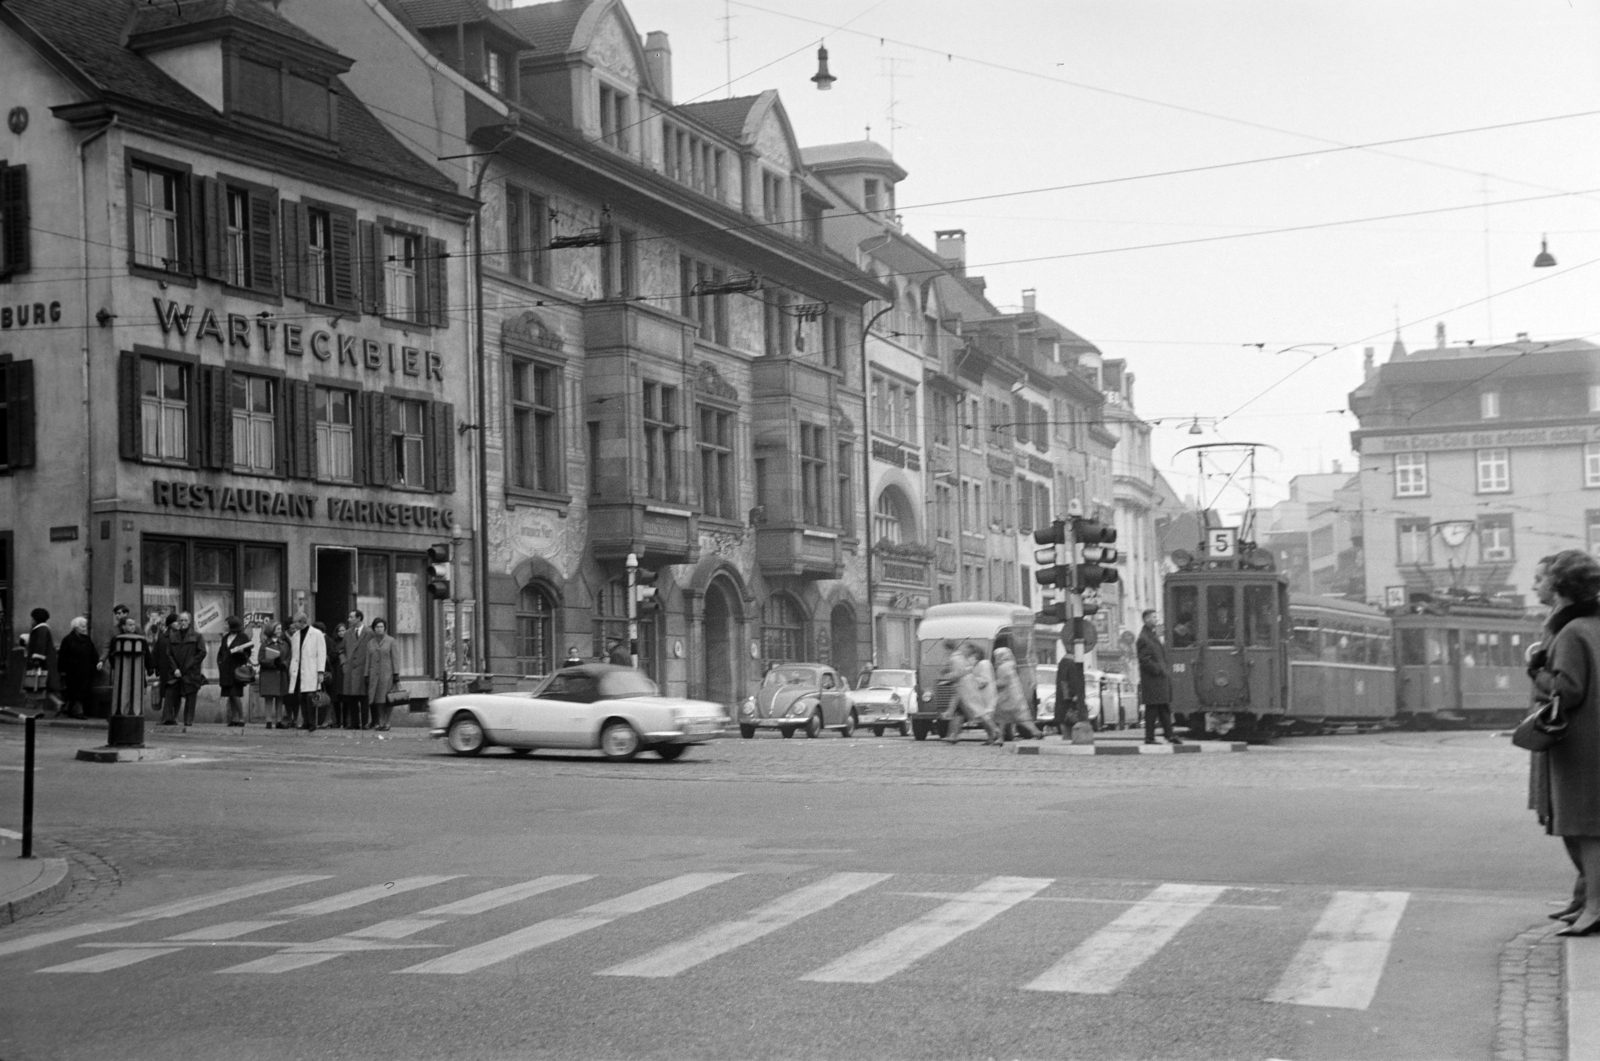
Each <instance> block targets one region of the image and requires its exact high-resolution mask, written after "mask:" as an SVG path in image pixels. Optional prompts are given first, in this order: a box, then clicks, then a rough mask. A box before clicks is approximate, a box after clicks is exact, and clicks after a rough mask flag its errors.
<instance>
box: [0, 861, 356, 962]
mask: <svg viewBox="0 0 1600 1061" xmlns="http://www.w3.org/2000/svg"><path fill="white" fill-rule="evenodd" d="M327 879H328V875H327V874H326V873H323V874H316V875H302V876H296V877H273V878H271V879H270V880H263V881H257V882H256V883H254V884H243V885H240V886H239V887H237V888H224V889H223V890H222V891H219V892H211V893H210V894H208V895H197V896H195V897H194V898H193V899H183V900H180V901H178V902H174V903H163V904H161V905H160V906H151V907H147V908H145V909H143V910H135V911H133V913H131V914H124V915H123V916H122V917H121V918H120V919H118V920H116V921H92V922H89V923H87V924H82V925H73V926H71V927H70V928H57V929H51V930H50V931H48V932H35V933H34V934H33V935H31V936H23V937H22V938H21V939H12V940H6V941H5V942H3V943H0V958H3V957H5V956H6V955H8V954H17V953H19V952H21V951H27V950H34V949H36V948H38V947H47V946H49V945H50V944H52V943H60V942H63V941H64V940H69V939H81V938H82V937H84V936H94V935H99V934H100V933H102V932H116V931H119V930H120V929H124V928H132V927H133V926H134V925H137V924H139V923H140V922H142V921H157V920H160V919H162V918H168V917H180V916H182V915H183V914H192V913H195V912H197V911H200V910H207V909H210V908H211V907H213V906H221V905H223V904H224V903H232V902H237V901H238V900H240V899H249V898H252V897H253V896H257V895H266V894H267V893H269V892H275V891H281V890H283V889H284V888H293V887H295V886H296V885H300V884H311V883H314V882H315V881H319V880H327Z"/></svg>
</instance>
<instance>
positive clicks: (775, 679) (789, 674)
mask: <svg viewBox="0 0 1600 1061" xmlns="http://www.w3.org/2000/svg"><path fill="white" fill-rule="evenodd" d="M816 683H817V672H816V671H814V670H812V669H811V668H810V667H773V668H772V669H771V670H769V671H767V676H766V677H765V678H763V679H762V681H761V684H762V685H763V686H765V687H766V688H769V689H771V688H774V687H776V686H779V685H815V684H816Z"/></svg>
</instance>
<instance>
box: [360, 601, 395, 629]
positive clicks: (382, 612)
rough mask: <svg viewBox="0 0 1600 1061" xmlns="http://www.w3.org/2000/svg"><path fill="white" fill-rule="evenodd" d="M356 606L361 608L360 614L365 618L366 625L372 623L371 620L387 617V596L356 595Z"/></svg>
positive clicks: (386, 619)
mask: <svg viewBox="0 0 1600 1061" xmlns="http://www.w3.org/2000/svg"><path fill="white" fill-rule="evenodd" d="M356 607H357V608H359V609H360V610H361V614H362V616H363V617H364V618H365V619H366V620H367V625H369V626H370V625H372V620H374V619H382V620H384V621H385V622H387V621H388V619H389V598H387V597H365V596H357V597H356Z"/></svg>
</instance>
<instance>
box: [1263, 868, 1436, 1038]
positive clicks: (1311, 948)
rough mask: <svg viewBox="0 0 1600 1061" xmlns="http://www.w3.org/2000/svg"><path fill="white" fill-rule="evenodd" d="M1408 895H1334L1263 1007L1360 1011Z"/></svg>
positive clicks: (1373, 985)
mask: <svg viewBox="0 0 1600 1061" xmlns="http://www.w3.org/2000/svg"><path fill="white" fill-rule="evenodd" d="M1410 897H1411V893H1410V892H1336V893H1335V894H1334V896H1333V898H1332V900H1330V901H1329V903H1328V905H1327V907H1326V908H1325V909H1324V910H1323V911H1322V917H1321V918H1320V919H1319V920H1318V921H1317V924H1316V926H1315V927H1314V928H1312V930H1311V935H1310V936H1308V937H1307V938H1306V941H1305V942H1304V943H1302V944H1301V945H1300V950H1299V951H1298V952H1297V953H1296V954H1295V956H1294V960H1293V961H1291V962H1290V963H1289V968H1288V969H1287V970H1285V971H1284V974H1283V978H1282V979H1281V980H1279V981H1278V986H1277V987H1275V988H1273V989H1272V992H1271V994H1269V995H1267V1001H1268V1002H1282V1003H1285V1004H1287V1005H1291V1006H1327V1007H1329V1008H1332V1009H1366V1008H1367V1007H1368V1006H1369V1005H1371V1004H1372V996H1373V995H1375V994H1377V991H1378V981H1379V979H1381V978H1382V976H1383V968H1384V966H1385V965H1386V964H1387V963H1388V961H1389V945H1390V943H1391V942H1392V941H1393V939H1394V933H1395V930H1396V929H1397V928H1399V926H1400V917H1401V915H1403V914H1404V913H1405V909H1406V901H1407V900H1408V899H1409V898H1410Z"/></svg>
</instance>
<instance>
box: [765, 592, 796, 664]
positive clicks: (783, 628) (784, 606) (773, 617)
mask: <svg viewBox="0 0 1600 1061" xmlns="http://www.w3.org/2000/svg"><path fill="white" fill-rule="evenodd" d="M805 634H806V629H805V612H803V611H802V610H801V609H800V605H799V604H798V603H797V602H796V601H795V599H794V598H793V597H791V596H789V595H788V594H786V593H774V594H773V595H772V596H770V597H768V598H767V600H766V603H764V604H763V605H762V606H761V655H762V658H763V659H764V660H765V661H766V662H767V664H768V665H769V666H770V665H771V664H774V663H800V662H804V661H805V660H806V659H807V656H806V648H805V646H806V636H805Z"/></svg>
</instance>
